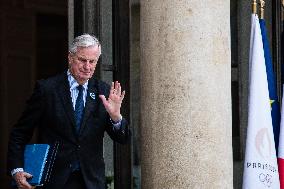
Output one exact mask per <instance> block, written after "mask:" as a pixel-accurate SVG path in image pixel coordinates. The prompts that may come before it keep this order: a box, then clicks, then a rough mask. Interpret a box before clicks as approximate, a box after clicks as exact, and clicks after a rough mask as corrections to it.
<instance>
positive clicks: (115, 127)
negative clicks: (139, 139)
mask: <svg viewBox="0 0 284 189" xmlns="http://www.w3.org/2000/svg"><path fill="white" fill-rule="evenodd" d="M110 121H111V123H112V125H113V128H114V129H115V130H119V129H120V125H121V121H122V116H121V117H120V119H119V121H118V122H114V121H113V120H112V119H111V118H110Z"/></svg>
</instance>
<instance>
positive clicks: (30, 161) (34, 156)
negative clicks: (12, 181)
mask: <svg viewBox="0 0 284 189" xmlns="http://www.w3.org/2000/svg"><path fill="white" fill-rule="evenodd" d="M57 149H58V143H55V144H54V145H52V147H51V146H50V145H48V144H28V145H26V147H25V152H24V171H25V172H28V173H30V174H31V175H33V177H32V178H30V179H28V180H27V181H28V182H29V183H30V185H32V186H43V185H44V184H45V183H47V182H48V181H49V178H50V175H51V172H52V167H53V164H54V161H55V158H56V153H57Z"/></svg>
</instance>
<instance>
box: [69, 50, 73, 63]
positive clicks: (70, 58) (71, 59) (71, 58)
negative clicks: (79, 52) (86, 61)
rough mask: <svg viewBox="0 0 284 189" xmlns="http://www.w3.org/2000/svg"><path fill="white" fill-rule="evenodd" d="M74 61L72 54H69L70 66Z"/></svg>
mask: <svg viewBox="0 0 284 189" xmlns="http://www.w3.org/2000/svg"><path fill="white" fill-rule="evenodd" d="M72 61H73V57H72V54H71V53H68V64H70V63H71V62H72Z"/></svg>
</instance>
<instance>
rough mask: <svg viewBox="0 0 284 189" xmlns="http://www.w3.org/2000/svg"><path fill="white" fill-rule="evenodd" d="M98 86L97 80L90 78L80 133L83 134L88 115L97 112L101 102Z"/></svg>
mask: <svg viewBox="0 0 284 189" xmlns="http://www.w3.org/2000/svg"><path fill="white" fill-rule="evenodd" d="M97 87H98V86H97V82H96V80H95V79H93V78H92V79H90V80H89V83H88V91H87V96H86V104H85V112H84V117H83V121H82V125H81V127H80V132H79V133H80V134H82V132H83V130H84V128H85V127H86V121H87V120H88V117H89V116H90V115H91V113H93V112H97V111H96V109H97V107H98V102H99V93H98V88H97Z"/></svg>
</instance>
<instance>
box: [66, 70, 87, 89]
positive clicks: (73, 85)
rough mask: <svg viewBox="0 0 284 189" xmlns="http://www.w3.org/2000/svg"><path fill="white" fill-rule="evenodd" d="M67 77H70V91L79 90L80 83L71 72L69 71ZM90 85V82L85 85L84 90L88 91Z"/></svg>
mask: <svg viewBox="0 0 284 189" xmlns="http://www.w3.org/2000/svg"><path fill="white" fill-rule="evenodd" d="M67 77H68V82H69V86H70V90H73V89H75V88H77V87H78V86H79V83H78V82H77V80H76V79H75V78H74V77H73V75H72V74H71V72H70V71H69V69H68V70H67ZM88 83H89V80H88V81H87V82H86V83H84V85H83V88H84V90H87V89H88Z"/></svg>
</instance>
